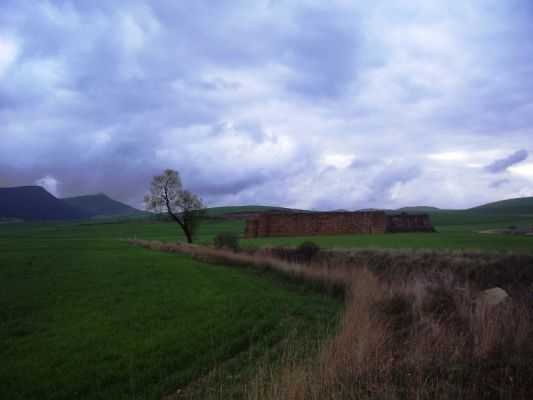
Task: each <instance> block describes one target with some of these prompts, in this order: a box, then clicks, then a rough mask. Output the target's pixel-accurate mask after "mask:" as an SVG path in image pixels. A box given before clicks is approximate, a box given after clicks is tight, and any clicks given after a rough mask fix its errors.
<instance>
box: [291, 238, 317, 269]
mask: <svg viewBox="0 0 533 400" xmlns="http://www.w3.org/2000/svg"><path fill="white" fill-rule="evenodd" d="M319 250H320V247H318V246H317V244H316V243H315V242H310V241H307V242H303V243H302V244H301V245H299V246H298V247H297V248H296V253H297V254H298V256H299V257H300V259H301V260H302V262H304V263H306V264H309V263H310V262H311V260H313V259H314V258H315V257H316V255H317V254H318V251H319Z"/></svg>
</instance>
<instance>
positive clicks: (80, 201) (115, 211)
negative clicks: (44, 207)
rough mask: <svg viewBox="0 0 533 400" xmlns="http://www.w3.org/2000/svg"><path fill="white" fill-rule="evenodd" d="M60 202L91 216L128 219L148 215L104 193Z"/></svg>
mask: <svg viewBox="0 0 533 400" xmlns="http://www.w3.org/2000/svg"><path fill="white" fill-rule="evenodd" d="M62 200H63V201H64V202H66V203H68V204H70V205H72V206H74V207H77V208H79V209H82V210H84V211H86V212H88V213H89V214H91V215H92V216H99V217H130V216H142V215H148V213H147V212H145V211H141V210H137V209H136V208H133V207H131V206H128V205H127V204H124V203H121V202H120V201H116V200H113V199H112V198H110V197H108V196H107V195H105V194H104V193H98V194H91V195H85V196H77V197H67V198H63V199H62Z"/></svg>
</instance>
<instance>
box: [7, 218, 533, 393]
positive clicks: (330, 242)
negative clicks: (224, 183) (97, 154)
mask: <svg viewBox="0 0 533 400" xmlns="http://www.w3.org/2000/svg"><path fill="white" fill-rule="evenodd" d="M219 211H220V210H219ZM231 211H236V210H235V209H231ZM431 217H432V221H433V223H434V225H435V226H436V228H437V229H438V230H439V233H434V234H418V233H413V234H388V235H372V236H333V237H291V238H265V239H241V244H242V245H244V246H254V247H256V246H262V245H265V244H270V245H280V244H283V245H298V244H300V243H302V242H303V241H304V240H313V241H315V242H316V243H317V244H318V245H319V246H321V247H354V248H373V247H379V248H428V249H442V250H444V249H477V250H497V251H532V250H533V237H532V236H522V235H488V234H478V233H475V231H476V230H480V229H489V228H498V227H507V226H509V225H528V224H533V217H531V216H515V215H483V214H471V213H465V212H451V211H450V212H440V213H435V214H434V213H432V215H431ZM221 230H230V231H234V232H237V233H239V234H242V232H243V230H244V221H242V220H241V221H238V220H237V221H205V222H204V223H203V224H202V225H201V228H200V230H199V232H198V235H197V237H196V241H197V242H198V243H204V242H212V239H213V237H214V235H215V234H216V233H217V232H219V231H221ZM125 237H132V238H135V237H136V238H140V239H141V238H142V239H156V240H160V241H164V242H172V241H184V236H183V235H182V234H181V232H180V230H179V229H178V226H177V225H176V224H175V223H168V222H155V221H149V220H142V221H122V222H113V221H71V222H65V223H57V222H47V223H13V224H3V225H0V398H2V399H4V398H9V399H17V398H20V399H27V398H80V399H90V398H128V397H136V398H160V397H161V396H162V395H164V394H167V393H169V392H171V391H173V390H175V389H177V388H180V387H183V386H185V385H187V384H188V383H190V382H191V381H193V380H194V379H196V378H198V377H199V376H201V375H202V374H205V373H206V372H207V371H209V370H211V369H212V368H213V367H215V366H216V365H218V364H219V363H221V362H224V361H225V360H228V359H230V360H232V361H231V362H232V366H231V367H229V366H226V367H225V368H224V371H227V372H225V374H227V376H226V377H224V374H222V375H221V378H220V379H228V382H234V381H235V380H236V379H235V376H237V375H239V374H246V373H247V372H243V371H247V370H248V371H250V368H251V366H252V365H253V364H254V362H255V361H254V360H255V359H254V357H256V356H258V350H257V348H261V349H265V348H266V349H275V348H276V349H278V350H276V351H279V352H282V351H283V349H282V348H280V346H276V343H279V342H280V340H281V339H282V338H283V337H286V336H287V334H288V332H290V331H293V332H294V330H295V329H296V331H297V332H298V336H301V337H302V338H304V341H305V340H306V339H305V338H308V339H309V341H312V340H314V338H315V337H316V336H317V335H318V334H319V332H321V331H322V332H323V330H322V329H319V327H322V328H323V327H324V326H331V324H332V323H333V321H335V319H336V315H337V313H338V311H339V310H340V308H341V305H340V301H336V300H331V299H327V298H324V297H323V296H321V295H318V294H312V293H309V292H305V291H302V290H301V288H299V287H297V286H295V285H292V284H290V283H287V282H285V281H282V280H281V279H280V278H279V277H275V276H269V275H266V274H265V273H258V272H254V271H252V270H245V271H243V270H234V269H228V268H225V267H221V266H216V265H210V264H206V263H202V262H198V261H194V260H192V259H191V258H188V257H186V256H183V255H176V254H168V253H161V252H153V251H150V250H146V249H142V248H137V247H134V246H131V245H128V244H126V243H124V242H122V241H120V240H119V239H120V238H125ZM281 347H282V346H281ZM252 354H254V355H253V356H252ZM279 354H281V353H279ZM272 356H273V357H275V354H274V353H273V354H272ZM225 365H226V364H225ZM239 371H240V372H239ZM237 381H238V380H237Z"/></svg>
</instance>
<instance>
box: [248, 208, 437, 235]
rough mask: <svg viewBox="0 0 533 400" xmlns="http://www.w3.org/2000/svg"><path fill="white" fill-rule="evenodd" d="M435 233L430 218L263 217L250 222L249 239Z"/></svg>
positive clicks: (374, 214) (368, 213)
mask: <svg viewBox="0 0 533 400" xmlns="http://www.w3.org/2000/svg"><path fill="white" fill-rule="evenodd" d="M387 232H434V229H433V226H432V225H431V222H430V220H429V216H428V215H427V214H406V213H401V214H398V215H386V214H385V213H384V212H383V211H364V212H362V211H361V212H335V211H332V212H295V213H276V212H268V213H260V214H259V216H258V217H257V218H256V219H250V220H247V221H246V228H245V233H244V235H245V237H247V238H257V237H271V236H330V235H331V236H332V235H372V234H380V233H381V234H383V233H387Z"/></svg>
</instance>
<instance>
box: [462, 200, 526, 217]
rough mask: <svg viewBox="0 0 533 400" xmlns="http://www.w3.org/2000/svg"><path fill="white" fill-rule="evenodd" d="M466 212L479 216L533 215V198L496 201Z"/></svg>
mask: <svg viewBox="0 0 533 400" xmlns="http://www.w3.org/2000/svg"><path fill="white" fill-rule="evenodd" d="M466 211H468V212H471V213H479V214H515V215H533V197H521V198H518V199H508V200H502V201H496V202H494V203H488V204H484V205H482V206H478V207H473V208H469V209H468V210H466Z"/></svg>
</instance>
